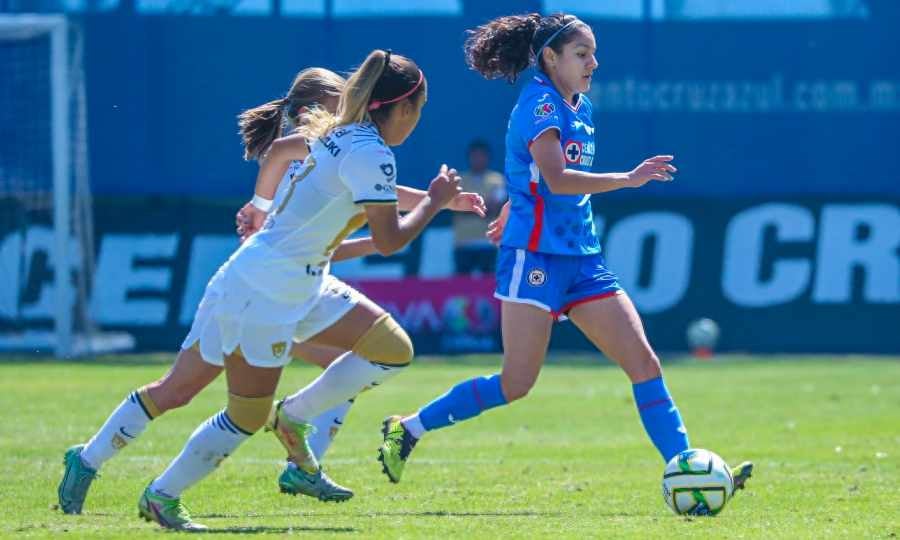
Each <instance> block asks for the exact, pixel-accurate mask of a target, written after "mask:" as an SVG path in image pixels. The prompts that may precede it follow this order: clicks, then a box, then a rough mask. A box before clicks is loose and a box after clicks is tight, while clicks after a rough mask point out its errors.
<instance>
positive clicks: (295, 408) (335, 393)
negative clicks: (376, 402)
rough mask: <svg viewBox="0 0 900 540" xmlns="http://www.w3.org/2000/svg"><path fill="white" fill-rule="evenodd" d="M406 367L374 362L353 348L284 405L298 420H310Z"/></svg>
mask: <svg viewBox="0 0 900 540" xmlns="http://www.w3.org/2000/svg"><path fill="white" fill-rule="evenodd" d="M404 367H405V366H397V367H392V366H382V365H380V364H373V363H371V362H369V361H368V360H366V359H365V358H363V357H361V356H358V355H356V354H354V353H352V352H348V353H344V354H343V355H342V356H341V357H340V358H338V359H337V360H335V361H334V362H332V364H331V365H330V366H328V368H327V369H325V371H323V372H322V374H321V375H319V376H318V377H316V379H315V380H314V381H313V382H311V383H309V384H308V385H306V387H305V388H301V389H300V390H298V391H297V392H296V393H294V394H292V395H290V396H288V397H287V398H285V400H284V404H283V405H282V406H281V409H282V410H283V411H284V412H285V413H287V415H288V417H290V418H292V419H293V420H295V421H298V422H310V421H311V420H312V419H314V418H316V417H317V416H319V415H320V414H321V413H323V412H325V411H327V410H328V409H331V408H332V407H336V406H338V405H340V404H341V403H343V402H345V401H347V400H349V399H351V398H353V397H354V396H356V395H357V394H359V393H360V392H362V391H363V390H365V389H366V388H371V387H374V386H378V385H380V384H382V383H383V382H384V381H386V380H388V379H390V378H391V377H393V376H394V375H396V374H397V373H399V372H400V371H401V370H402V369H403V368H404Z"/></svg>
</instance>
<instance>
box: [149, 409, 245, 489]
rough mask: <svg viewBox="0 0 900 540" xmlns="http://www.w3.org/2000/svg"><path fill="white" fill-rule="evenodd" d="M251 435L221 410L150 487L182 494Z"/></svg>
mask: <svg viewBox="0 0 900 540" xmlns="http://www.w3.org/2000/svg"><path fill="white" fill-rule="evenodd" d="M249 438H250V435H248V434H247V433H245V432H243V431H241V430H240V429H239V428H238V427H237V426H236V425H235V424H234V422H232V421H231V419H230V418H229V417H228V414H227V413H226V412H225V411H224V410H223V411H220V412H218V413H217V414H216V415H214V416H213V417H212V418H210V419H209V420H207V421H206V422H203V423H202V424H200V427H198V428H197V429H196V430H194V433H192V434H191V438H190V439H188V442H187V444H186V445H185V446H184V450H182V451H181V453H180V454H178V457H176V458H175V460H174V461H173V462H172V463H170V464H169V466H168V468H166V470H165V471H163V473H162V475H160V476H159V478H157V479H156V480H154V481H153V483H152V484H150V489H152V490H153V491H155V492H156V493H159V494H161V495H166V496H168V497H180V496H181V493H182V492H183V491H184V490H186V489H187V488H189V487H191V486H193V485H194V484H196V483H197V482H199V481H200V480H202V479H203V478H204V477H206V475H208V474H209V473H211V472H212V471H213V470H215V468H216V467H218V466H219V463H221V462H222V460H223V459H225V458H226V457H228V456H229V455H231V454H232V453H234V451H235V450H236V449H237V447H238V446H240V445H241V443H243V442H244V441H246V440H247V439H249Z"/></svg>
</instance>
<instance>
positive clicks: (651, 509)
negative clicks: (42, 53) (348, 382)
mask: <svg viewBox="0 0 900 540" xmlns="http://www.w3.org/2000/svg"><path fill="white" fill-rule="evenodd" d="M7 359H8V358H7ZM2 360H3V358H0V411H2V418H3V428H2V432H0V472H2V479H3V486H2V488H0V509H2V511H3V516H2V517H0V535H2V536H11V535H12V536H17V537H18V536H25V537H50V536H53V537H58V536H59V535H60V534H61V533H66V536H67V537H83V536H91V537H106V538H122V537H126V536H127V537H128V538H129V539H137V538H145V537H146V538H158V536H157V535H158V534H160V532H159V530H158V528H157V527H156V526H155V525H153V524H148V523H145V522H143V521H141V520H139V519H138V518H137V517H136V515H137V511H136V502H137V498H138V496H139V495H140V493H141V490H142V489H143V488H144V486H145V485H146V483H147V482H148V481H149V480H150V479H151V478H153V476H154V475H155V474H158V473H159V472H161V471H162V469H163V468H164V467H165V465H166V464H167V463H168V461H169V460H170V459H171V458H172V457H173V456H174V455H175V454H176V453H177V452H178V451H179V450H180V448H181V446H182V445H183V443H184V441H185V439H186V438H187V436H188V435H189V434H190V433H191V431H192V430H193V429H194V427H195V426H196V425H197V424H198V423H199V422H200V421H202V420H204V419H205V418H207V417H208V416H210V415H211V414H212V413H214V412H215V411H216V410H218V409H219V408H221V407H222V406H223V405H224V402H225V400H224V397H225V390H224V384H223V381H221V380H220V381H218V382H217V383H216V384H215V385H214V386H212V387H210V388H209V389H207V390H206V391H205V392H204V393H202V394H201V395H200V396H199V397H198V398H197V399H195V400H194V402H192V403H191V404H190V405H189V406H188V407H186V408H184V409H181V410H178V411H174V412H171V413H169V414H167V415H166V416H164V417H162V418H160V419H158V420H156V421H154V422H153V423H152V424H151V425H150V427H149V428H148V430H147V431H146V432H145V434H144V435H143V437H142V438H141V439H140V440H139V441H137V442H136V443H134V444H133V445H131V446H129V447H128V448H126V449H125V450H124V451H123V452H122V453H121V454H120V455H119V456H118V457H117V458H115V459H114V460H112V461H110V462H109V463H108V464H107V466H106V467H104V469H103V471H102V477H101V478H100V479H99V480H97V481H96V482H95V483H94V486H93V488H92V491H91V493H90V496H89V497H88V500H87V503H86V505H85V513H84V515H81V516H64V515H62V514H61V513H59V512H58V511H56V510H55V509H54V507H55V504H56V485H57V482H58V481H59V479H60V476H61V473H62V466H61V459H62V454H63V451H64V450H65V449H66V448H67V447H68V446H69V445H71V444H74V443H77V442H80V441H84V440H86V439H87V438H88V437H89V436H90V434H91V433H93V431H94V430H95V429H96V428H97V427H99V425H100V424H101V423H102V421H103V420H104V419H105V418H106V416H107V415H108V413H109V412H110V411H111V409H112V408H113V407H115V406H116V405H117V404H118V403H119V402H120V401H121V400H122V398H123V397H124V396H125V395H126V394H127V392H129V391H130V390H132V389H134V388H135V387H137V386H139V385H141V384H143V383H146V382H148V381H150V380H152V379H154V378H156V377H158V376H159V375H160V374H161V373H162V372H163V371H164V370H165V368H166V364H165V363H164V362H166V361H168V357H163V356H155V357H146V356H144V357H133V356H132V357H123V358H120V359H115V358H108V359H104V360H103V361H101V362H97V363H56V362H36V361H33V360H29V361H26V360H21V359H20V360H18V361H16V360H13V361H11V362H2ZM555 360H560V361H558V362H552V363H551V365H549V366H548V367H547V368H545V370H544V372H543V374H542V376H541V379H540V381H539V382H538V385H537V387H536V388H535V390H534V391H533V392H532V394H531V395H530V396H529V397H528V398H526V399H525V400H524V401H521V402H519V403H516V404H514V405H512V406H510V407H506V408H504V409H501V410H497V411H491V412H490V413H488V414H486V415H484V416H482V417H480V418H478V419H475V420H472V421H470V422H468V423H466V425H465V426H463V427H460V426H457V427H455V428H450V429H447V430H444V431H441V432H436V433H433V434H430V435H429V436H428V438H427V439H425V440H423V442H422V443H421V444H420V445H419V446H418V448H417V449H416V451H415V453H414V454H413V458H412V461H411V463H410V465H409V466H408V468H407V470H406V474H405V477H404V481H403V483H401V484H399V485H392V484H390V483H388V481H387V479H386V478H385V477H384V476H383V475H382V474H381V471H380V467H379V464H378V463H377V462H376V461H375V449H376V448H377V447H378V445H379V443H380V433H379V428H380V421H381V419H382V417H383V416H385V415H386V414H388V413H397V412H408V411H410V410H412V409H413V408H415V407H416V406H418V405H420V404H422V403H423V402H424V401H425V400H427V399H429V398H431V397H433V396H434V395H436V394H437V393H439V392H443V391H444V390H445V389H446V388H448V387H449V386H450V385H451V384H453V383H454V382H456V381H458V380H459V379H461V378H463V377H469V376H472V375H477V374H483V373H488V372H490V370H492V369H494V366H495V365H496V362H497V361H498V358H497V357H482V358H466V359H463V361H462V362H460V363H453V364H451V363H447V362H445V361H437V360H435V359H419V360H418V363H417V364H414V366H413V367H412V368H411V369H410V370H408V371H407V373H405V374H403V375H401V376H400V377H398V378H397V379H395V380H393V381H391V382H390V383H389V384H387V385H386V386H385V387H383V388H380V389H378V390H377V391H374V392H369V393H366V394H365V395H364V396H363V397H361V398H360V399H359V400H358V401H357V403H356V405H355V408H354V410H352V411H351V412H350V415H349V417H348V419H347V423H346V426H345V428H344V430H343V431H342V432H341V433H340V434H339V435H338V438H337V440H336V442H335V445H334V446H333V447H332V451H331V453H330V454H329V456H328V458H327V459H326V466H327V467H328V469H329V471H330V473H331V474H332V476H333V477H334V478H335V479H337V480H338V481H340V482H341V483H343V484H345V485H348V486H350V487H352V488H354V489H355V491H356V497H355V498H354V499H353V500H351V501H350V502H348V503H345V504H342V505H336V504H324V503H320V502H318V501H313V500H311V499H305V498H292V497H286V496H284V495H281V494H279V493H278V490H277V487H276V485H275V477H276V475H277V474H278V472H279V469H280V466H281V462H280V458H281V457H282V455H283V453H282V450H281V449H280V447H279V446H278V444H277V442H276V441H275V439H274V437H272V436H271V435H270V434H265V433H260V434H258V435H256V436H255V437H253V439H251V440H250V441H249V442H248V443H247V444H245V445H244V446H243V447H241V449H240V450H239V451H238V452H237V453H236V455H234V456H232V457H230V458H229V459H228V460H227V461H226V462H225V463H224V464H223V465H222V467H221V468H220V469H219V470H218V471H217V472H216V473H215V474H213V475H212V476H211V477H210V478H208V479H207V480H206V481H205V482H203V483H201V484H200V485H199V486H197V487H196V488H194V489H193V490H191V491H188V492H187V493H186V495H185V498H184V500H185V502H186V503H187V505H188V506H189V508H191V510H192V512H193V513H194V515H195V516H196V517H197V518H199V520H200V521H201V522H203V523H205V524H207V525H209V526H210V527H212V528H214V529H215V530H216V531H218V532H221V533H223V534H234V533H244V534H259V535H279V536H281V535H286V534H296V535H302V536H304V537H310V538H311V537H320V538H391V539H397V538H417V537H444V538H464V537H465V538H470V537H483V538H501V537H503V538H520V537H551V536H552V537H566V538H585V537H595V538H600V537H602V538H619V537H622V538H666V539H671V538H679V537H686V536H690V537H697V538H897V536H898V535H900V359H897V358H867V357H834V358H832V357H812V358H806V357H739V356H729V357H723V358H719V359H718V360H716V361H712V362H695V361H692V360H686V361H682V362H673V363H671V364H669V365H668V367H667V381H668V385H669V387H670V389H671V390H672V392H673V393H674V395H675V396H676V399H677V400H678V403H679V406H680V408H681V412H682V414H683V416H684V418H685V420H686V422H687V425H688V428H689V430H690V434H691V440H692V442H693V444H694V445H696V446H698V447H704V448H709V449H712V450H714V451H716V452H718V453H719V454H720V455H722V457H724V458H725V459H726V461H730V462H737V461H738V460H742V459H751V460H753V461H754V462H755V463H756V466H757V468H756V472H755V474H754V478H753V479H752V480H751V482H750V486H749V489H748V490H747V491H745V492H741V493H740V494H738V496H737V497H736V498H735V499H734V500H732V501H731V502H730V503H729V506H728V507H727V508H726V509H725V511H724V512H723V513H722V514H721V515H720V516H718V517H716V518H694V519H686V518H680V517H676V516H674V515H672V514H671V513H670V512H669V510H668V508H667V507H666V506H665V504H664V502H663V500H662V496H661V492H660V476H661V473H662V467H663V464H662V462H661V460H660V459H659V456H658V454H657V453H656V451H655V450H654V449H653V447H652V446H651V444H650V443H649V441H648V440H647V439H646V437H645V435H644V432H643V429H642V428H641V426H640V423H639V420H638V417H637V413H636V412H635V410H634V406H633V404H632V398H631V391H630V386H629V384H628V383H627V380H626V379H625V377H624V375H623V374H622V373H621V372H620V371H619V370H618V369H616V368H613V367H610V366H609V365H608V364H603V365H599V364H598V365H592V364H591V363H590V362H586V361H585V360H584V358H581V359H579V358H574V359H572V358H564V357H557V358H556V359H555ZM566 360H576V362H575V365H571V364H569V363H568V362H566ZM578 360H580V361H578ZM315 373H316V371H315V370H314V369H313V368H310V367H305V366H294V367H291V368H289V369H287V370H286V372H285V376H284V378H283V379H282V384H281V387H280V392H281V393H285V392H289V391H292V390H293V389H295V388H297V387H299V386H300V385H303V384H305V383H306V382H307V381H309V380H310V379H311V377H313V376H314V375H315Z"/></svg>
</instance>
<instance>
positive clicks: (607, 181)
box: [529, 129, 677, 195]
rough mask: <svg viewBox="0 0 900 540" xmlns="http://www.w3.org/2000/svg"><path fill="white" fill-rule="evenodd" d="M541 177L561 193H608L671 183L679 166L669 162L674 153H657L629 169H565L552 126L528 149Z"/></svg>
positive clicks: (564, 160) (548, 185)
mask: <svg viewBox="0 0 900 540" xmlns="http://www.w3.org/2000/svg"><path fill="white" fill-rule="evenodd" d="M529 151H530V152H531V156H532V157H533V158H534V162H535V163H536V164H537V167H538V170H540V171H541V177H542V178H543V179H544V180H545V181H546V182H547V187H549V188H550V191H551V192H553V193H555V194H558V195H581V194H587V193H606V192H608V191H615V190H617V189H622V188H629V187H641V186H643V185H644V184H646V183H647V182H650V181H651V180H658V181H660V182H668V181H671V180H672V173H674V172H676V171H677V169H676V168H675V166H674V165H672V164H671V163H670V162H671V161H672V160H673V159H674V156H654V157H652V158H649V159H647V160H645V161H644V162H642V163H641V164H640V165H638V166H637V167H635V168H634V169H633V170H631V171H629V172H620V173H591V172H585V171H579V170H577V169H570V168H566V158H565V156H564V154H563V149H562V147H561V146H560V143H559V132H558V131H556V130H554V129H551V130H547V131H545V132H544V133H542V134H541V135H540V136H538V137H537V138H536V139H535V140H534V142H532V144H531V147H530V148H529Z"/></svg>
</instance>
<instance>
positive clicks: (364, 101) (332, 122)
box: [298, 49, 425, 140]
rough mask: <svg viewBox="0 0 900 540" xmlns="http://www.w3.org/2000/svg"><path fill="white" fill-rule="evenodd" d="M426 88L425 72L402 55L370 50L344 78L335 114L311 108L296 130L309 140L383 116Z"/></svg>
mask: <svg viewBox="0 0 900 540" xmlns="http://www.w3.org/2000/svg"><path fill="white" fill-rule="evenodd" d="M424 88H425V84H424V75H423V74H422V71H421V70H420V69H419V68H418V66H417V65H416V64H415V62H413V61H412V60H410V59H409V58H406V57H404V56H400V55H396V54H392V53H391V52H390V51H383V50H381V49H376V50H374V51H372V52H371V53H369V56H367V57H366V59H365V60H364V61H363V63H362V65H360V66H359V67H358V68H357V69H356V71H354V72H353V74H352V75H351V76H350V78H349V79H348V80H347V84H346V85H345V86H344V91H343V92H342V93H341V97H340V100H339V101H338V110H337V114H336V115H331V114H329V113H328V112H327V111H324V110H322V109H313V110H311V111H309V112H308V113H306V114H304V115H303V121H304V122H303V125H302V126H301V127H299V128H298V132H299V133H301V134H303V136H305V137H306V138H307V139H309V140H312V139H315V138H318V137H321V136H322V135H324V134H326V133H328V132H329V131H330V130H332V129H334V128H335V127H338V126H345V125H348V124H356V123H360V122H371V121H373V117H375V118H383V117H384V116H386V115H387V114H388V113H389V112H390V110H391V108H392V107H393V106H394V105H396V104H397V103H399V102H401V101H402V100H404V99H406V98H410V99H413V98H415V97H416V96H418V94H419V93H420V92H422V91H423V90H424Z"/></svg>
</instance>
